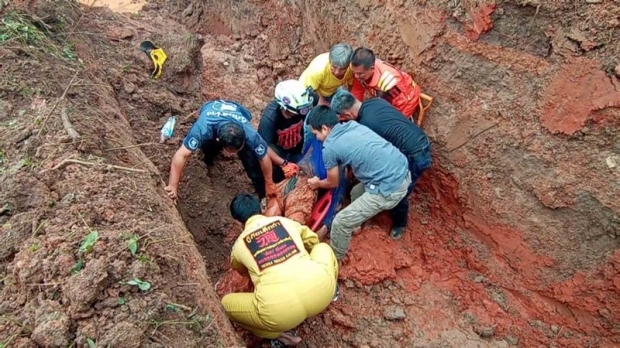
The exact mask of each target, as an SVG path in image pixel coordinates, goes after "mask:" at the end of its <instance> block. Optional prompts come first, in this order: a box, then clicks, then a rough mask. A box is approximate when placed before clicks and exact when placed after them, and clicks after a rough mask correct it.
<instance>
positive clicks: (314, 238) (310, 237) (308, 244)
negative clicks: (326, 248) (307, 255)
mask: <svg viewBox="0 0 620 348" xmlns="http://www.w3.org/2000/svg"><path fill="white" fill-rule="evenodd" d="M299 234H300V236H301V239H302V240H303V242H304V248H306V250H308V252H311V251H312V248H314V246H315V245H317V244H319V236H318V235H317V234H316V233H314V231H312V230H311V229H310V227H308V226H306V225H301V224H299Z"/></svg>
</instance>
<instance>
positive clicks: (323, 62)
mask: <svg viewBox="0 0 620 348" xmlns="http://www.w3.org/2000/svg"><path fill="white" fill-rule="evenodd" d="M352 56H353V48H352V47H351V45H349V44H346V43H338V44H335V45H334V46H332V48H331V49H330V50H329V52H325V53H322V54H319V55H318V56H316V57H315V58H314V59H313V60H312V61H311V62H310V64H309V65H308V67H307V68H306V70H304V72H303V73H302V74H301V76H299V81H301V83H303V84H304V85H305V86H306V87H311V88H312V89H313V90H314V91H315V92H316V93H317V94H318V95H319V105H325V106H329V104H330V102H331V99H332V97H333V96H334V94H335V93H336V91H337V90H338V87H340V86H345V87H347V88H348V87H350V86H351V85H352V84H353V70H351V67H350V66H349V64H350V63H351V57H352Z"/></svg>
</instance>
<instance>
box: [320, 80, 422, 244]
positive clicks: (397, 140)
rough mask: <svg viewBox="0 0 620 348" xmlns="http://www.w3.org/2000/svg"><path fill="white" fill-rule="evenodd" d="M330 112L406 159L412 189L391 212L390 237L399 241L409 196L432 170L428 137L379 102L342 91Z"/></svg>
mask: <svg viewBox="0 0 620 348" xmlns="http://www.w3.org/2000/svg"><path fill="white" fill-rule="evenodd" d="M331 108H332V110H334V112H336V113H337V114H338V115H340V118H341V119H343V120H347V121H351V120H354V121H357V122H358V123H359V124H362V125H364V126H366V127H368V128H370V129H371V130H372V131H373V132H375V133H377V134H379V135H380V136H381V137H382V138H383V139H385V140H387V141H389V142H390V143H391V144H392V145H394V146H395V147H396V148H398V149H399V150H400V151H401V152H402V153H403V154H404V155H405V157H407V161H408V162H409V170H410V172H411V185H409V189H408V191H407V196H405V198H403V200H402V201H400V203H399V204H398V205H397V206H396V207H394V208H393V209H392V210H391V212H392V217H393V220H394V228H393V229H392V233H391V236H392V238H394V239H400V238H401V237H402V235H403V232H404V231H405V227H406V226H407V219H408V213H409V195H410V194H411V192H412V191H413V189H414V187H415V185H416V183H417V182H418V180H419V179H420V177H421V176H422V174H423V173H424V171H425V170H426V169H428V168H430V167H431V145H430V141H429V139H428V137H427V136H426V134H425V133H424V131H423V130H422V129H421V128H420V127H418V126H417V125H416V124H415V123H413V122H411V121H409V120H408V119H407V117H405V115H403V114H402V113H401V112H400V111H398V109H396V108H395V107H394V106H392V105H391V104H390V103H389V102H387V101H385V100H384V99H381V98H372V99H368V100H365V101H364V102H360V101H359V100H358V99H356V98H355V97H354V96H353V95H352V94H351V93H349V92H348V91H346V90H344V89H342V88H341V89H339V90H338V92H336V94H335V95H334V97H333V99H332V103H331Z"/></svg>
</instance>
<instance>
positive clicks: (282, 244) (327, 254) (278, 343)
mask: <svg viewBox="0 0 620 348" xmlns="http://www.w3.org/2000/svg"><path fill="white" fill-rule="evenodd" d="M230 212H231V215H232V217H233V218H234V219H235V220H237V221H239V222H241V223H242V224H244V230H243V232H242V233H241V235H240V236H239V237H238V238H237V240H236V241H235V244H234V245H233V248H232V253H231V257H230V258H231V263H232V267H233V269H235V270H237V271H238V272H240V273H242V274H248V273H249V275H250V277H251V278H252V283H254V292H253V293H232V294H228V295H226V296H224V297H223V298H222V305H223V306H224V309H225V310H226V313H227V315H228V317H229V318H230V319H232V320H233V321H234V322H236V323H237V324H239V325H240V326H241V327H243V328H245V329H247V330H249V331H251V332H252V333H254V334H255V335H257V336H259V337H263V338H267V339H271V346H272V347H286V346H294V345H297V344H299V342H301V338H300V337H297V335H296V334H295V333H294V332H290V331H289V330H292V329H294V328H295V327H297V326H298V325H299V324H301V323H302V322H303V321H304V320H306V319H307V318H309V317H311V316H314V315H317V314H319V313H320V312H322V311H323V310H325V309H326V308H327V306H328V305H329V304H330V302H331V301H332V300H336V299H337V296H338V293H339V291H338V261H337V260H336V256H335V255H334V252H333V251H332V249H331V247H330V246H329V245H328V244H326V243H319V238H318V236H317V235H316V233H314V232H313V231H312V230H310V228H308V227H306V226H304V225H301V224H299V223H297V222H295V221H294V220H290V219H287V218H284V217H279V216H273V217H267V216H264V215H261V207H260V202H259V200H258V199H257V198H256V197H254V196H252V195H250V194H240V195H237V196H236V197H235V198H234V199H233V200H232V202H231V203H230ZM287 331H289V332H287Z"/></svg>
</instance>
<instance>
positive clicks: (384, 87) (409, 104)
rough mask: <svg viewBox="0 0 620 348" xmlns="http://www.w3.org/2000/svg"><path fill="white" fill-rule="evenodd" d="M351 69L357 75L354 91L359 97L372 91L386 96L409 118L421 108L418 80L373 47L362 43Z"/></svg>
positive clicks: (377, 95)
mask: <svg viewBox="0 0 620 348" xmlns="http://www.w3.org/2000/svg"><path fill="white" fill-rule="evenodd" d="M351 69H352V70H353V74H354V76H355V78H354V80H353V86H352V87H351V93H352V94H353V95H354V96H355V97H356V98H357V99H358V100H364V95H365V93H366V92H368V94H369V95H370V96H371V97H381V98H384V99H385V100H387V101H388V102H390V104H392V105H394V107H395V108H397V109H398V110H400V112H402V113H403V114H404V115H405V116H407V117H408V118H411V117H412V116H413V114H414V113H415V112H416V111H417V110H418V108H419V105H420V93H421V89H420V86H418V85H416V84H415V82H414V81H413V78H412V77H411V75H409V74H407V73H406V72H404V71H402V70H399V69H396V68H395V67H393V66H391V65H390V64H388V63H386V62H384V61H382V60H380V59H378V58H376V57H375V54H374V53H373V52H372V51H371V50H370V49H368V48H366V47H360V48H357V49H356V50H355V52H354V53H353V57H352V58H351Z"/></svg>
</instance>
